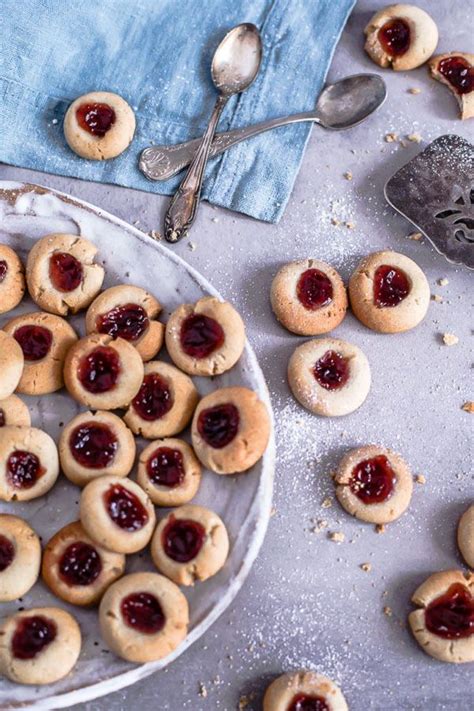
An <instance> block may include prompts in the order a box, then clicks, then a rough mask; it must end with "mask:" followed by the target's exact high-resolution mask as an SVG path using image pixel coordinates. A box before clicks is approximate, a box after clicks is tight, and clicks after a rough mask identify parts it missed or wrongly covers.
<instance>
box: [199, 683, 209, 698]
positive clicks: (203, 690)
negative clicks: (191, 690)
mask: <svg viewBox="0 0 474 711" xmlns="http://www.w3.org/2000/svg"><path fill="white" fill-rule="evenodd" d="M199 696H201V697H202V698H203V699H206V698H207V689H206V687H205V686H204V684H203V683H202V682H201V683H200V684H199Z"/></svg>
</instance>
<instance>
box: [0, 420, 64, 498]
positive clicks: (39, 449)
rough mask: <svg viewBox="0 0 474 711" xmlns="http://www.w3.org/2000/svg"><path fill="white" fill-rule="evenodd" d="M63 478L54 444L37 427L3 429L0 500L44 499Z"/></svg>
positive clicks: (1, 436)
mask: <svg viewBox="0 0 474 711" xmlns="http://www.w3.org/2000/svg"><path fill="white" fill-rule="evenodd" d="M58 474H59V460H58V450H57V449H56V445H55V443H54V440H52V439H51V437H50V436H49V435H48V434H46V432H43V431H42V430H38V429H36V428H35V427H13V426H7V427H1V428H0V500H2V501H12V500H15V501H28V500H29V499H36V498H38V496H43V494H46V492H47V491H49V490H50V489H51V487H53V486H54V484H55V482H56V479H57V478H58Z"/></svg>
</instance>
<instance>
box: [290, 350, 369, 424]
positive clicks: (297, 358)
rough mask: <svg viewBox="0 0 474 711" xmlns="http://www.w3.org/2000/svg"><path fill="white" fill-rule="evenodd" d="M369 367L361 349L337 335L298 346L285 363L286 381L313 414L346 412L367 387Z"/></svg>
mask: <svg viewBox="0 0 474 711" xmlns="http://www.w3.org/2000/svg"><path fill="white" fill-rule="evenodd" d="M370 381H371V376H370V366H369V362H368V360H367V358H366V357H365V355H364V354H363V353H362V351H361V350H360V348H358V347H357V346H354V345H353V344H352V343H347V342H346V341H341V340H339V339H336V338H321V339H314V340H312V341H307V342H306V343H303V345H301V346H298V348H296V350H295V351H294V353H293V355H292V356H291V358H290V360H289V363H288V382H289V384H290V388H291V391H292V393H293V395H294V396H295V398H296V399H297V400H298V402H300V403H301V404H302V405H303V407H306V408H307V409H308V410H309V411H310V412H313V413H314V414H316V415H323V416H325V417H339V416H342V415H348V414H349V413H351V412H354V410H357V408H358V407H360V406H361V405H362V403H363V402H364V401H365V399H366V397H367V395H368V394H369V390H370Z"/></svg>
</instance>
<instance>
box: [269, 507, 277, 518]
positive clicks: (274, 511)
mask: <svg viewBox="0 0 474 711" xmlns="http://www.w3.org/2000/svg"><path fill="white" fill-rule="evenodd" d="M276 512H277V510H276V506H272V508H271V511H270V518H273V516H275V514H276Z"/></svg>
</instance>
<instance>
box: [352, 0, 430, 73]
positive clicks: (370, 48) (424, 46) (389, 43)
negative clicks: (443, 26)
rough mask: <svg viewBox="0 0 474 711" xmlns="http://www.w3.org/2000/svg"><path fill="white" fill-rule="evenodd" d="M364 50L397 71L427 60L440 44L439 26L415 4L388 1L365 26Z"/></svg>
mask: <svg viewBox="0 0 474 711" xmlns="http://www.w3.org/2000/svg"><path fill="white" fill-rule="evenodd" d="M364 32H365V36H366V42H365V47H364V49H365V51H366V52H367V54H368V55H369V57H370V58H371V59H372V60H373V61H374V62H375V64H378V65H379V67H384V68H386V67H391V68H392V69H394V70H395V71H396V72H404V71H407V70H409V69H415V68H416V67H419V66H420V64H424V62H426V61H427V60H428V59H429V58H430V57H431V55H432V54H433V52H434V51H435V49H436V45H437V44H438V28H437V26H436V23H435V22H434V20H433V19H432V18H431V17H430V15H428V13H427V12H425V11H424V10H422V9H421V8H419V7H416V6H415V5H404V4H399V5H389V6H388V7H384V8H383V9H382V10H379V11H378V12H377V13H376V14H375V15H374V16H373V17H372V19H371V20H370V22H369V24H368V25H367V27H366V28H365V30H364Z"/></svg>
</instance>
